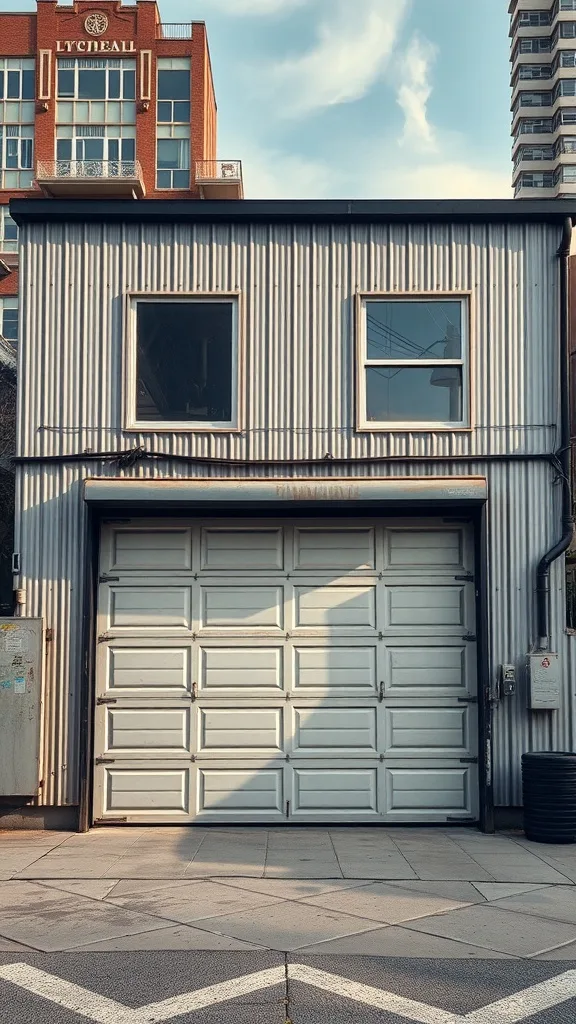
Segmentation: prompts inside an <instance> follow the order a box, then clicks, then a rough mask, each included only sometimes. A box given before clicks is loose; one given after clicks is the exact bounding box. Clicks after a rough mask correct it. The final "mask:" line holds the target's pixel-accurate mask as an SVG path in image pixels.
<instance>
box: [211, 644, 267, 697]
mask: <svg viewBox="0 0 576 1024" xmlns="http://www.w3.org/2000/svg"><path fill="white" fill-rule="evenodd" d="M199 662H200V668H199V679H200V691H201V692H202V691H204V692H205V693H206V694H212V693H214V694H221V693H222V692H223V691H225V690H227V691H232V692H236V693H237V694H238V696H240V695H242V696H245V695H247V696H249V695H250V693H251V692H252V691H262V692H263V691H266V690H270V691H273V690H274V691H278V690H281V689H282V688H283V675H284V650H283V648H280V647H270V646H263V647H240V646H238V645H237V644H234V645H233V646H230V647H222V646H217V647H211V646H208V645H203V644H201V645H200V648H199Z"/></svg>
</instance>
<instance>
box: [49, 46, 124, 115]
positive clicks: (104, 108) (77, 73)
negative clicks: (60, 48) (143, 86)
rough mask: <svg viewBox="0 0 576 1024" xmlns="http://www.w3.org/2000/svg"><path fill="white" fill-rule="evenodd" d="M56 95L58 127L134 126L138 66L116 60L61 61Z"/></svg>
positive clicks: (83, 58) (91, 58)
mask: <svg viewBox="0 0 576 1024" xmlns="http://www.w3.org/2000/svg"><path fill="white" fill-rule="evenodd" d="M57 95H58V104H57V110H56V120H57V122H58V123H59V124H134V123H135V121H136V102H135V97H136V62H135V61H134V60H130V59H128V58H126V59H124V58H116V57H111V58H110V59H108V60H102V59H101V58H99V57H62V58H60V59H59V61H58V82H57Z"/></svg>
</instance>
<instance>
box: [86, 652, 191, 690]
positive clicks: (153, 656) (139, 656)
mask: <svg viewBox="0 0 576 1024" xmlns="http://www.w3.org/2000/svg"><path fill="white" fill-rule="evenodd" d="M104 656H105V657H106V661H107V671H106V685H105V691H106V692H109V693H113V694H114V695H115V696H116V695H118V696H131V697H140V698H142V699H144V700H146V699H150V698H154V697H156V698H158V697H160V696H165V695H167V694H168V695H169V694H171V693H186V692H188V691H190V689H191V686H192V681H191V675H190V663H191V649H190V647H148V646H143V647H140V646H138V647H134V646H130V647H120V646H115V645H110V646H109V647H107V648H105V649H104Z"/></svg>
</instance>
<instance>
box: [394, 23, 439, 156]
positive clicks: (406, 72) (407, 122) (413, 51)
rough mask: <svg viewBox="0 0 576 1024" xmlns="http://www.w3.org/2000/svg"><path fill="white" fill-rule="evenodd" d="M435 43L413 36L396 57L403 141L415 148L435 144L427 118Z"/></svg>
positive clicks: (432, 147)
mask: <svg viewBox="0 0 576 1024" xmlns="http://www.w3.org/2000/svg"><path fill="white" fill-rule="evenodd" d="M436 52H437V51H436V47H435V46H433V45H432V43H430V42H429V41H428V40H427V39H423V38H422V37H420V36H414V37H413V38H412V40H411V41H410V44H409V46H408V48H407V50H406V52H405V53H404V54H403V55H402V58H401V59H400V60H399V61H398V71H399V76H400V86H399V88H398V96H397V100H398V105H399V106H400V107H401V108H402V110H403V112H404V131H403V134H402V137H401V140H400V142H401V144H402V145H409V146H411V147H413V148H414V149H416V150H420V149H428V150H432V149H435V148H436V145H437V142H436V137H435V132H434V129H433V127H432V125H431V124H430V122H429V120H428V100H429V99H430V96H431V95H432V84H431V81H430V73H431V70H432V64H433V62H434V59H435V57H436Z"/></svg>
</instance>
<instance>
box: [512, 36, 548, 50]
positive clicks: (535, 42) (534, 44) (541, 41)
mask: <svg viewBox="0 0 576 1024" xmlns="http://www.w3.org/2000/svg"><path fill="white" fill-rule="evenodd" d="M518 49H519V52H520V53H550V49H551V40H550V36H537V37H536V38H534V37H532V38H531V39H520V40H519V46H518Z"/></svg>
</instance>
